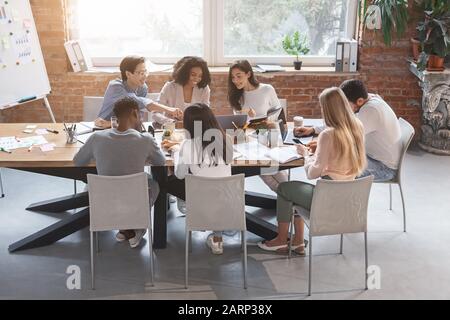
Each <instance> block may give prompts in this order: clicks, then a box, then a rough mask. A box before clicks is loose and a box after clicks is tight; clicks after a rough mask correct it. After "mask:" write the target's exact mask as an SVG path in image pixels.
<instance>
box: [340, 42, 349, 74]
mask: <svg viewBox="0 0 450 320" xmlns="http://www.w3.org/2000/svg"><path fill="white" fill-rule="evenodd" d="M343 52H344V53H343V55H342V71H343V72H350V42H348V41H345V42H344V50H343Z"/></svg>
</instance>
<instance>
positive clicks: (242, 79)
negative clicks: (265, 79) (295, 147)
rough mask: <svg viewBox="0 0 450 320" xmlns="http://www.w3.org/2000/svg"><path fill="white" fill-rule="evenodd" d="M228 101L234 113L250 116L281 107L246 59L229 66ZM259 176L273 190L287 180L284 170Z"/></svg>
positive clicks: (273, 92) (268, 86)
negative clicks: (260, 81)
mask: <svg viewBox="0 0 450 320" xmlns="http://www.w3.org/2000/svg"><path fill="white" fill-rule="evenodd" d="M228 102H229V104H230V106H231V107H232V108H233V112H234V113H235V114H239V113H247V114H248V115H249V116H250V117H258V116H264V115H267V111H269V110H270V109H278V108H281V104H280V100H278V97H277V93H276V92H275V89H274V88H273V87H272V86H271V85H270V84H265V83H259V81H258V80H257V79H256V77H255V74H254V72H253V68H252V66H251V65H250V63H249V62H248V61H247V60H237V61H235V62H234V63H233V64H232V65H231V66H230V71H229V73H228ZM260 177H261V179H262V180H263V181H264V183H265V184H266V185H267V186H268V187H269V188H270V189H271V190H272V191H274V192H276V191H277V188H278V185H279V184H280V183H282V182H286V181H288V174H287V173H286V172H285V171H279V172H277V173H276V174H273V175H261V176H260Z"/></svg>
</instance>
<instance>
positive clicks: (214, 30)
mask: <svg viewBox="0 0 450 320" xmlns="http://www.w3.org/2000/svg"><path fill="white" fill-rule="evenodd" d="M224 1H225V0H203V41H204V44H203V58H204V59H205V60H206V61H207V62H208V65H209V66H211V67H221V66H222V67H223V66H227V65H229V64H231V63H232V62H233V61H234V60H237V59H247V60H249V61H251V62H252V63H253V64H258V63H262V64H263V63H270V64H279V65H282V66H292V63H293V61H294V60H295V57H291V56H251V55H244V56H225V55H224V32H223V30H224V29H223V28H224ZM347 5H348V10H347V17H346V21H347V23H346V30H345V35H346V37H347V38H350V39H352V38H354V37H355V34H356V26H357V17H358V14H357V11H358V1H356V0H347ZM214 21H215V23H214ZM81 40H83V39H81ZM147 58H148V59H150V60H151V61H152V62H153V63H157V64H173V63H175V62H176V61H177V60H179V59H180V58H181V56H170V57H168V56H166V57H157V56H153V57H147ZM91 59H92V65H93V66H94V67H117V66H119V64H120V61H121V60H122V57H98V56H97V57H96V56H92V57H91ZM302 61H303V65H304V66H307V67H330V66H332V65H334V62H335V57H334V56H312V55H308V56H303V57H302Z"/></svg>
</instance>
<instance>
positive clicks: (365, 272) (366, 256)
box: [364, 232, 369, 290]
mask: <svg viewBox="0 0 450 320" xmlns="http://www.w3.org/2000/svg"><path fill="white" fill-rule="evenodd" d="M364 257H365V266H366V270H365V271H364V279H365V282H366V285H365V290H367V289H368V287H367V280H368V274H367V270H368V269H369V257H368V250H367V232H364Z"/></svg>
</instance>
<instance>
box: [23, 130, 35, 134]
mask: <svg viewBox="0 0 450 320" xmlns="http://www.w3.org/2000/svg"><path fill="white" fill-rule="evenodd" d="M23 132H24V133H28V134H30V133H33V129H25V130H23Z"/></svg>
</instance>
